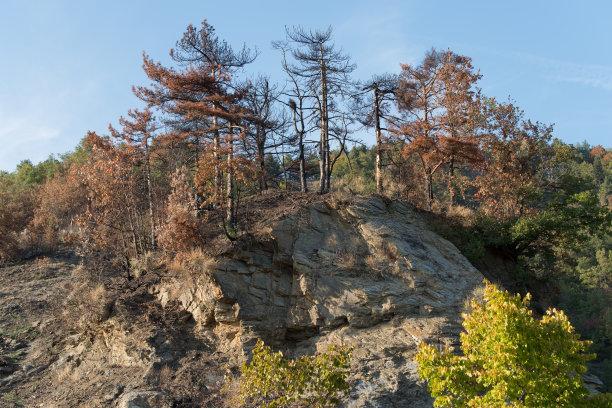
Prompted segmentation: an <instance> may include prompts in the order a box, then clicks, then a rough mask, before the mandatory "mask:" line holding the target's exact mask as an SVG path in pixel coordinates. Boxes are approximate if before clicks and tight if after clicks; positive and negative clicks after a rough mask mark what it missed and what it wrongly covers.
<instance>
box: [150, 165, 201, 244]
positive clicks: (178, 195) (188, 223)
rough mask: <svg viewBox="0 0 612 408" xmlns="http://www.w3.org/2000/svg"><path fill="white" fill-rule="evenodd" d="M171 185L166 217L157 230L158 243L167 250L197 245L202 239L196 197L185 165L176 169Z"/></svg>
mask: <svg viewBox="0 0 612 408" xmlns="http://www.w3.org/2000/svg"><path fill="white" fill-rule="evenodd" d="M171 187H172V193H171V194H170V195H169V196H168V204H167V207H166V219H165V221H164V223H163V224H162V225H161V226H160V230H159V245H160V246H161V247H162V248H164V249H168V250H173V251H184V250H187V249H190V248H194V247H196V246H198V245H199V244H200V243H201V241H202V234H201V231H200V225H201V223H200V221H199V220H198V218H197V208H196V199H195V195H194V194H193V188H192V187H190V186H189V182H188V172H187V168H186V167H182V168H180V169H177V170H176V172H175V173H174V175H173V176H172V180H171Z"/></svg>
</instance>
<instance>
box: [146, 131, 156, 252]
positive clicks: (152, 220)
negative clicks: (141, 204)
mask: <svg viewBox="0 0 612 408" xmlns="http://www.w3.org/2000/svg"><path fill="white" fill-rule="evenodd" d="M145 155H146V163H145V172H146V177H147V198H148V200H149V223H150V224H151V248H155V247H156V246H157V243H156V241H155V215H154V213H153V183H152V181H151V154H150V152H149V146H148V143H147V141H146V140H145Z"/></svg>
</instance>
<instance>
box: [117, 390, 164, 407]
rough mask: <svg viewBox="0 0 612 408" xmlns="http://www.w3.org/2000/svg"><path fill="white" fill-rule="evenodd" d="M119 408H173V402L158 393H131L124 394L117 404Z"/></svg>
mask: <svg viewBox="0 0 612 408" xmlns="http://www.w3.org/2000/svg"><path fill="white" fill-rule="evenodd" d="M117 407H118V408H171V407H172V400H171V399H170V398H169V397H168V396H167V395H166V394H163V393H161V392H157V391H130V392H127V393H124V394H123V395H122V396H121V399H120V400H119V403H118V404H117Z"/></svg>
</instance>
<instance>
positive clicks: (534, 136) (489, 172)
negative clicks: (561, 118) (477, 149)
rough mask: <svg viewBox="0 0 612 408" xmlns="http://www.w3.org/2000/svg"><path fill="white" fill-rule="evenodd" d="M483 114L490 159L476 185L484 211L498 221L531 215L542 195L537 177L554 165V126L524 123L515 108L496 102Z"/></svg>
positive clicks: (525, 121) (488, 106) (484, 143)
mask: <svg viewBox="0 0 612 408" xmlns="http://www.w3.org/2000/svg"><path fill="white" fill-rule="evenodd" d="M483 114H484V116H485V118H486V123H485V130H486V132H485V135H484V138H483V148H484V150H486V151H487V152H488V158H487V161H486V164H485V169H484V171H483V172H482V173H481V174H480V175H479V176H478V177H477V179H476V181H475V184H476V186H477V187H478V192H477V194H476V195H477V198H478V199H479V200H480V203H481V207H482V208H483V209H485V211H486V212H488V213H489V214H491V215H494V216H495V217H497V218H499V219H509V218H514V217H517V216H519V215H522V214H525V213H528V212H529V211H531V209H530V208H529V207H528V203H529V202H533V201H534V199H535V198H536V197H535V195H536V194H538V191H539V181H538V177H539V176H540V175H541V173H542V172H543V171H544V170H545V167H546V166H548V165H551V160H549V158H550V156H551V154H552V149H551V147H550V145H549V144H548V142H549V141H550V139H551V135H552V126H545V125H543V124H541V123H539V122H536V123H532V122H531V121H529V120H524V119H523V112H522V111H520V110H519V109H518V108H517V107H516V106H514V105H513V104H511V103H509V102H508V103H498V102H496V101H495V100H494V99H489V100H488V101H487V102H486V104H485V106H484V110H483Z"/></svg>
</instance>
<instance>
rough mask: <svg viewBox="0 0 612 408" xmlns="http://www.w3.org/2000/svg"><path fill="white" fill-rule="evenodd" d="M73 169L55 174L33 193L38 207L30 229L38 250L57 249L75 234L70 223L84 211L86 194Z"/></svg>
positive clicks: (74, 229)
mask: <svg viewBox="0 0 612 408" xmlns="http://www.w3.org/2000/svg"><path fill="white" fill-rule="evenodd" d="M75 169H76V168H73V169H70V170H69V172H68V173H67V174H65V175H56V176H55V177H54V178H53V179H52V180H49V181H48V182H47V183H45V184H44V185H42V186H41V187H40V189H39V190H38V192H37V194H36V202H37V206H36V208H35V210H34V218H33V219H32V222H31V223H30V230H31V235H32V239H33V241H34V242H33V243H35V245H36V246H37V247H40V248H45V249H47V250H48V249H56V248H57V246H58V245H60V244H61V243H65V242H70V241H71V240H72V239H73V238H74V236H75V233H76V232H77V231H76V228H75V227H76V226H74V225H73V223H72V221H73V219H74V217H76V216H77V215H78V214H80V213H82V212H83V211H84V209H85V208H86V206H87V200H86V196H87V194H86V191H85V188H84V185H83V184H82V183H81V182H80V181H79V178H78V177H77V174H76V170H75Z"/></svg>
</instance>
